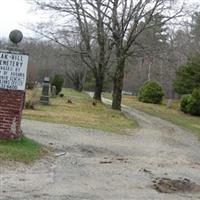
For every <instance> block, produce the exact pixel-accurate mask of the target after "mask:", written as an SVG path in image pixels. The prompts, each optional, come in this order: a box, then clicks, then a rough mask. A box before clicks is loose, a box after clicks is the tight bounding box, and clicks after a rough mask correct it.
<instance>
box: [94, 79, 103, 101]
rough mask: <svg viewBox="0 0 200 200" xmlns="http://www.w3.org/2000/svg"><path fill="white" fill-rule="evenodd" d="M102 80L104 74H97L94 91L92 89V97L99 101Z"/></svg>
mask: <svg viewBox="0 0 200 200" xmlns="http://www.w3.org/2000/svg"><path fill="white" fill-rule="evenodd" d="M103 82H104V76H101V75H100V76H97V77H96V80H95V91H94V97H93V98H94V99H95V100H97V101H101V94H102V92H103Z"/></svg>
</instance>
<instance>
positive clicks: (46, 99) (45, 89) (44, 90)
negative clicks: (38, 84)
mask: <svg viewBox="0 0 200 200" xmlns="http://www.w3.org/2000/svg"><path fill="white" fill-rule="evenodd" d="M40 103H42V104H44V105H48V104H49V77H45V78H44V81H43V84H42V96H41V98H40Z"/></svg>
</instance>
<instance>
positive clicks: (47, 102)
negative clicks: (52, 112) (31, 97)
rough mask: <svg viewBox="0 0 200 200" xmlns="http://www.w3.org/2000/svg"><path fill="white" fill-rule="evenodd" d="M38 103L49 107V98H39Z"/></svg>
mask: <svg viewBox="0 0 200 200" xmlns="http://www.w3.org/2000/svg"><path fill="white" fill-rule="evenodd" d="M40 103H41V104H43V105H49V96H41V97H40Z"/></svg>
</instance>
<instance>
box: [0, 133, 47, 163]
mask: <svg viewBox="0 0 200 200" xmlns="http://www.w3.org/2000/svg"><path fill="white" fill-rule="evenodd" d="M45 152H47V150H46V149H45V148H44V147H43V146H42V145H41V144H39V143H37V142H36V141H34V140H32V139H29V138H27V137H24V136H23V137H22V138H21V139H20V140H12V141H8V140H0V161H8V160H9V161H18V162H23V163H27V164H29V163H31V162H33V161H35V160H37V159H39V158H40V157H41V156H42V155H44V153H45Z"/></svg>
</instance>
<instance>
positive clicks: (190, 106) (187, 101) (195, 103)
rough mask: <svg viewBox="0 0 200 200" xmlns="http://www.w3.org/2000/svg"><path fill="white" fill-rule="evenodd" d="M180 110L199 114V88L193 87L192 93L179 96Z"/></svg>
mask: <svg viewBox="0 0 200 200" xmlns="http://www.w3.org/2000/svg"><path fill="white" fill-rule="evenodd" d="M181 110H182V111H183V112H185V113H189V114H191V115H198V116H200V88H195V89H194V90H193V92H192V95H184V96H183V97H182V98H181Z"/></svg>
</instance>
